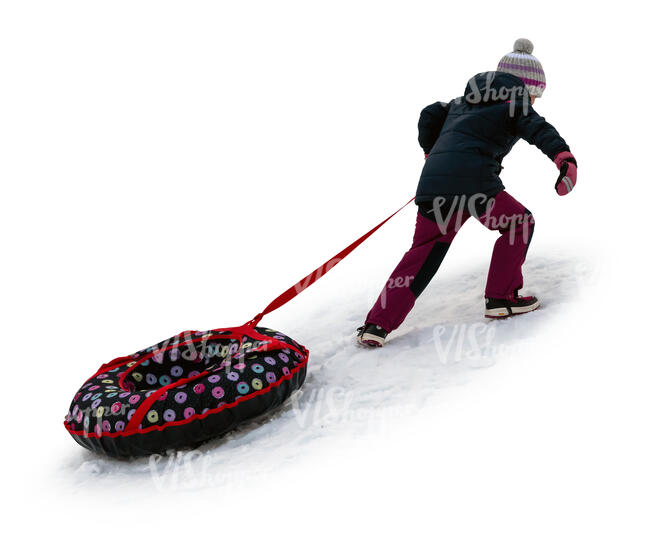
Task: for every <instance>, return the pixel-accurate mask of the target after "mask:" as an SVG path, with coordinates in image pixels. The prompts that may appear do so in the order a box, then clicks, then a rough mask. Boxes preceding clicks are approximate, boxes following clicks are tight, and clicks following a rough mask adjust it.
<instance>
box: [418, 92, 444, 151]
mask: <svg viewBox="0 0 650 538" xmlns="http://www.w3.org/2000/svg"><path fill="white" fill-rule="evenodd" d="M447 110H448V109H447V103H443V102H440V101H438V102H437V103H433V104H432V105H429V106H428V107H426V108H425V109H424V110H422V112H421V113H420V121H419V122H418V142H419V143H420V147H421V148H422V149H423V150H424V153H427V154H428V153H430V152H431V148H433V145H434V144H435V143H436V140H438V136H439V135H440V131H441V130H442V126H443V124H444V123H445V120H446V119H447Z"/></svg>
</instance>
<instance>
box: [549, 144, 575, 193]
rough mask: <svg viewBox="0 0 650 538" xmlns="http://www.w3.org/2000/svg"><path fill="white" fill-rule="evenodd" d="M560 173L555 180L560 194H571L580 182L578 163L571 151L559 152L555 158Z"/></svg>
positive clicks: (556, 188)
mask: <svg viewBox="0 0 650 538" xmlns="http://www.w3.org/2000/svg"><path fill="white" fill-rule="evenodd" d="M553 162H554V163H555V166H557V168H558V170H559V171H560V175H559V177H558V178H557V181H556V182H555V190H556V192H557V193H558V194H559V195H560V196H565V195H567V194H569V193H570V192H571V191H572V190H573V187H575V186H576V183H577V182H578V163H577V162H576V159H575V157H574V156H573V154H572V153H571V152H570V151H563V152H562V153H558V154H557V155H556V156H555V159H553Z"/></svg>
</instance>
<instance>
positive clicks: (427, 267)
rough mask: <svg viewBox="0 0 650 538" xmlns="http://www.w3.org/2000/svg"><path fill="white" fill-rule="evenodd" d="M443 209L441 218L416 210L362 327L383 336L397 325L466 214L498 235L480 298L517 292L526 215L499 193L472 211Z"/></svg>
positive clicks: (529, 230)
mask: <svg viewBox="0 0 650 538" xmlns="http://www.w3.org/2000/svg"><path fill="white" fill-rule="evenodd" d="M454 203H455V202H454ZM448 206H449V204H447V209H448V213H447V214H445V212H444V211H440V210H439V211H437V212H434V211H432V208H433V206H432V205H429V206H428V207H426V208H425V206H424V205H421V206H420V207H419V210H418V215H417V220H416V223H415V235H414V237H413V245H412V246H411V248H410V250H409V251H408V252H407V253H406V254H404V257H403V258H402V261H400V262H399V264H398V265H397V267H396V268H395V270H394V271H393V273H392V274H391V275H390V278H389V279H388V282H386V285H385V286H384V289H383V290H382V292H381V294H380V295H379V298H378V299H377V302H376V303H375V305H374V306H373V307H372V309H371V310H370V312H369V313H368V316H367V317H366V323H373V324H375V325H379V326H380V327H382V328H383V329H386V330H387V331H393V330H395V329H397V327H399V326H400V325H401V324H402V322H403V321H404V318H406V315H407V314H408V313H409V312H410V311H411V309H412V308H413V305H414V304H415V300H416V299H417V297H418V296H419V295H420V294H421V293H422V292H423V291H424V289H425V288H426V287H427V285H428V284H429V282H430V281H431V279H432V278H433V276H434V275H435V273H436V271H437V270H438V268H439V267H440V264H441V263H442V260H443V259H444V257H445V254H446V253H447V250H448V249H449V246H450V245H451V242H452V241H453V239H454V237H455V236H456V233H458V230H459V229H460V227H461V226H462V225H463V224H464V223H465V221H467V219H468V218H469V217H470V216H472V215H473V216H475V217H476V218H478V220H479V221H480V222H481V224H483V225H484V226H486V227H487V228H489V229H490V230H498V231H499V232H500V234H501V235H500V237H499V238H498V239H497V241H496V243H495V244H494V250H493V252H492V261H491V263H490V270H489V272H488V278H487V285H486V287H485V297H490V298H493V299H512V298H513V297H514V295H515V294H516V293H517V291H518V290H520V289H521V287H522V285H523V276H522V274H521V266H522V265H523V263H524V260H525V259H526V252H527V251H528V245H529V243H530V239H531V237H532V234H533V228H534V220H533V216H532V214H531V213H530V211H528V210H527V209H526V208H525V207H524V206H523V205H522V204H520V203H519V202H518V201H517V200H515V199H514V198H513V197H512V196H510V195H509V194H508V193H507V192H505V191H501V192H499V193H498V194H497V195H496V196H494V197H492V198H491V199H489V201H488V202H487V204H484V205H483V207H481V208H480V209H478V210H476V209H473V210H471V211H470V208H471V207H472V206H471V204H468V203H466V202H465V201H463V202H460V201H458V204H457V205H452V206H451V209H449V207H448ZM479 207H480V206H479ZM456 208H457V209H458V210H456Z"/></svg>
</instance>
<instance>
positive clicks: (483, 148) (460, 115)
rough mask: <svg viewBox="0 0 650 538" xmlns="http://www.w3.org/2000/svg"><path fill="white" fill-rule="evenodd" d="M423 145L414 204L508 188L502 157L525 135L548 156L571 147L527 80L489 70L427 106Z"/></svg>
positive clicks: (422, 117)
mask: <svg viewBox="0 0 650 538" xmlns="http://www.w3.org/2000/svg"><path fill="white" fill-rule="evenodd" d="M418 129H419V137H418V140H419V142H420V146H422V149H423V150H424V153H428V154H429V157H428V158H427V160H426V163H425V165H424V168H423V169H422V175H421V176H420V183H419V184H418V189H417V193H416V197H415V202H416V203H421V202H426V201H430V200H432V199H433V198H435V197H436V196H440V195H454V194H467V195H472V194H477V193H483V194H486V195H488V196H492V195H494V194H496V193H497V192H499V191H501V190H503V189H504V187H503V183H501V179H500V178H499V173H500V172H501V169H502V166H501V160H502V159H503V158H504V157H505V156H506V155H507V154H508V153H509V152H510V150H511V149H512V146H513V145H514V144H515V142H517V140H519V139H520V138H523V139H524V140H526V141H527V142H528V143H530V144H534V145H535V146H537V147H538V148H539V149H540V150H542V151H543V152H544V153H545V154H546V155H547V156H548V157H549V158H550V159H553V158H554V157H555V156H556V155H557V154H558V153H560V152H562V151H570V150H569V146H568V145H567V144H566V142H565V141H564V140H563V139H562V137H561V136H560V135H559V134H558V132H557V131H556V130H555V128H554V127H553V126H552V125H551V124H550V123H548V122H547V121H546V120H545V119H544V118H543V117H541V116H540V115H539V114H537V112H535V111H534V110H533V108H532V106H531V104H530V97H529V95H528V93H527V92H526V86H525V84H524V82H523V81H522V80H521V79H520V78H519V77H516V76H515V75H511V74H509V73H500V72H495V71H489V72H487V73H480V74H478V75H476V76H474V77H472V78H471V79H470V80H469V82H468V83H467V87H466V88H465V94H464V95H463V97H459V98H457V99H455V100H453V101H451V102H449V103H441V102H438V103H434V104H433V105H429V106H428V107H426V108H425V109H424V110H423V111H422V114H421V115H420V122H419V124H418Z"/></svg>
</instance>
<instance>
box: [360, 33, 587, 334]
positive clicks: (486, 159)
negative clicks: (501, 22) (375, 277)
mask: <svg viewBox="0 0 650 538" xmlns="http://www.w3.org/2000/svg"><path fill="white" fill-rule="evenodd" d="M532 52H533V44H532V43H531V42H530V41H529V40H528V39H518V40H517V41H516V42H515V45H514V48H513V52H511V53H509V54H506V55H505V56H504V57H503V58H502V59H501V61H500V62H499V65H498V67H497V70H496V71H490V72H486V73H479V74H478V75H475V76H474V77H472V78H471V79H470V80H469V82H468V83H467V87H466V88H465V94H464V95H463V96H462V97H458V98H457V99H455V100H454V101H452V102H450V103H442V102H438V103H434V104H433V105H429V106H428V107H426V108H425V109H424V110H423V111H422V113H421V115H420V121H419V123H418V129H419V137H418V141H419V142H420V146H422V149H423V150H424V157H425V159H426V161H425V164H424V168H423V169H422V175H421V176H420V182H419V184H418V188H417V193H416V196H415V203H416V204H417V205H418V215H417V220H416V223H415V235H414V237H413V245H412V246H411V248H410V250H409V251H408V252H407V253H406V254H405V255H404V257H403V258H402V260H401V261H400V262H399V264H398V265H397V267H396V268H395V270H394V271H393V273H392V274H391V276H390V278H389V279H388V282H387V283H386V285H385V286H384V289H383V290H382V292H381V294H380V295H379V298H378V299H377V302H376V303H375V305H374V306H373V307H372V309H371V310H370V312H369V313H368V316H367V317H366V321H365V324H364V325H363V326H362V327H360V328H359V329H358V336H357V339H358V342H359V343H360V344H362V345H364V346H369V347H381V346H382V345H383V344H384V341H385V339H386V336H387V335H388V333H389V332H391V331H393V330H395V329H396V328H397V327H399V326H400V325H401V323H402V322H403V321H404V318H405V317H406V315H407V314H408V313H409V312H410V311H411V309H412V308H413V305H414V304H415V300H416V299H417V297H418V296H419V295H420V294H421V293H422V292H423V291H424V289H425V288H426V286H427V285H428V284H429V282H430V281H431V279H432V278H433V276H434V275H435V274H436V271H437V270H438V267H440V264H441V263H442V260H443V259H444V257H445V254H446V253H447V250H448V249H449V246H450V245H451V242H452V241H453V239H454V237H455V235H456V233H457V232H458V230H459V229H460V227H461V226H462V225H463V223H464V222H465V221H466V220H467V219H468V218H469V217H470V216H473V217H475V218H477V219H478V220H479V221H480V222H481V223H482V224H483V225H485V226H486V227H488V228H489V229H490V230H497V231H498V232H499V233H500V237H499V238H498V239H497V241H496V243H495V245H494V251H493V253H492V261H491V263H490V269H489V272H488V278H487V285H486V287H485V316H486V317H487V318H505V317H509V316H512V315H515V314H523V313H526V312H531V311H533V310H535V309H536V308H538V307H539V301H538V300H537V298H536V297H533V296H528V297H522V296H520V295H519V290H520V289H521V288H522V286H523V276H522V273H521V267H522V265H523V263H524V260H525V259H526V252H527V251H528V247H529V245H530V239H531V237H532V234H533V228H534V220H533V216H532V214H531V213H530V211H528V210H527V209H526V208H525V207H524V206H523V205H522V204H521V203H519V202H518V201H517V200H515V199H514V198H513V197H512V196H510V195H509V194H508V193H507V192H506V191H505V190H504V186H503V184H502V183H501V180H500V179H499V173H500V172H501V170H502V168H503V167H502V166H501V161H502V160H503V158H504V157H505V156H506V155H507V154H508V153H509V152H510V150H511V149H512V146H513V145H514V144H515V142H517V140H519V139H520V138H523V139H524V140H526V141H527V142H528V143H529V144H534V145H535V146H537V147H538V148H539V149H540V150H541V151H542V152H544V153H545V154H546V155H547V156H548V157H549V158H550V159H552V160H553V162H554V163H555V165H556V166H557V167H558V169H559V170H560V176H559V178H558V180H557V182H556V184H555V190H556V191H557V193H558V194H559V195H560V196H564V195H566V194H568V193H569V192H571V190H572V189H573V187H574V186H575V184H576V175H577V162H576V160H575V158H574V157H573V155H572V154H571V152H570V150H569V146H568V145H567V144H566V142H565V141H564V139H563V138H562V137H561V136H560V135H559V134H558V132H557V131H556V130H555V128H554V127H553V126H552V125H551V124H550V123H548V122H547V121H545V120H544V118H543V117H541V116H539V115H538V114H537V112H535V111H534V110H533V108H532V104H533V103H534V102H535V99H536V98H538V97H541V96H542V93H543V92H544V89H545V87H546V78H545V76H544V71H543V69H542V65H541V64H540V62H539V60H537V58H536V57H535V56H533V55H532Z"/></svg>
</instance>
